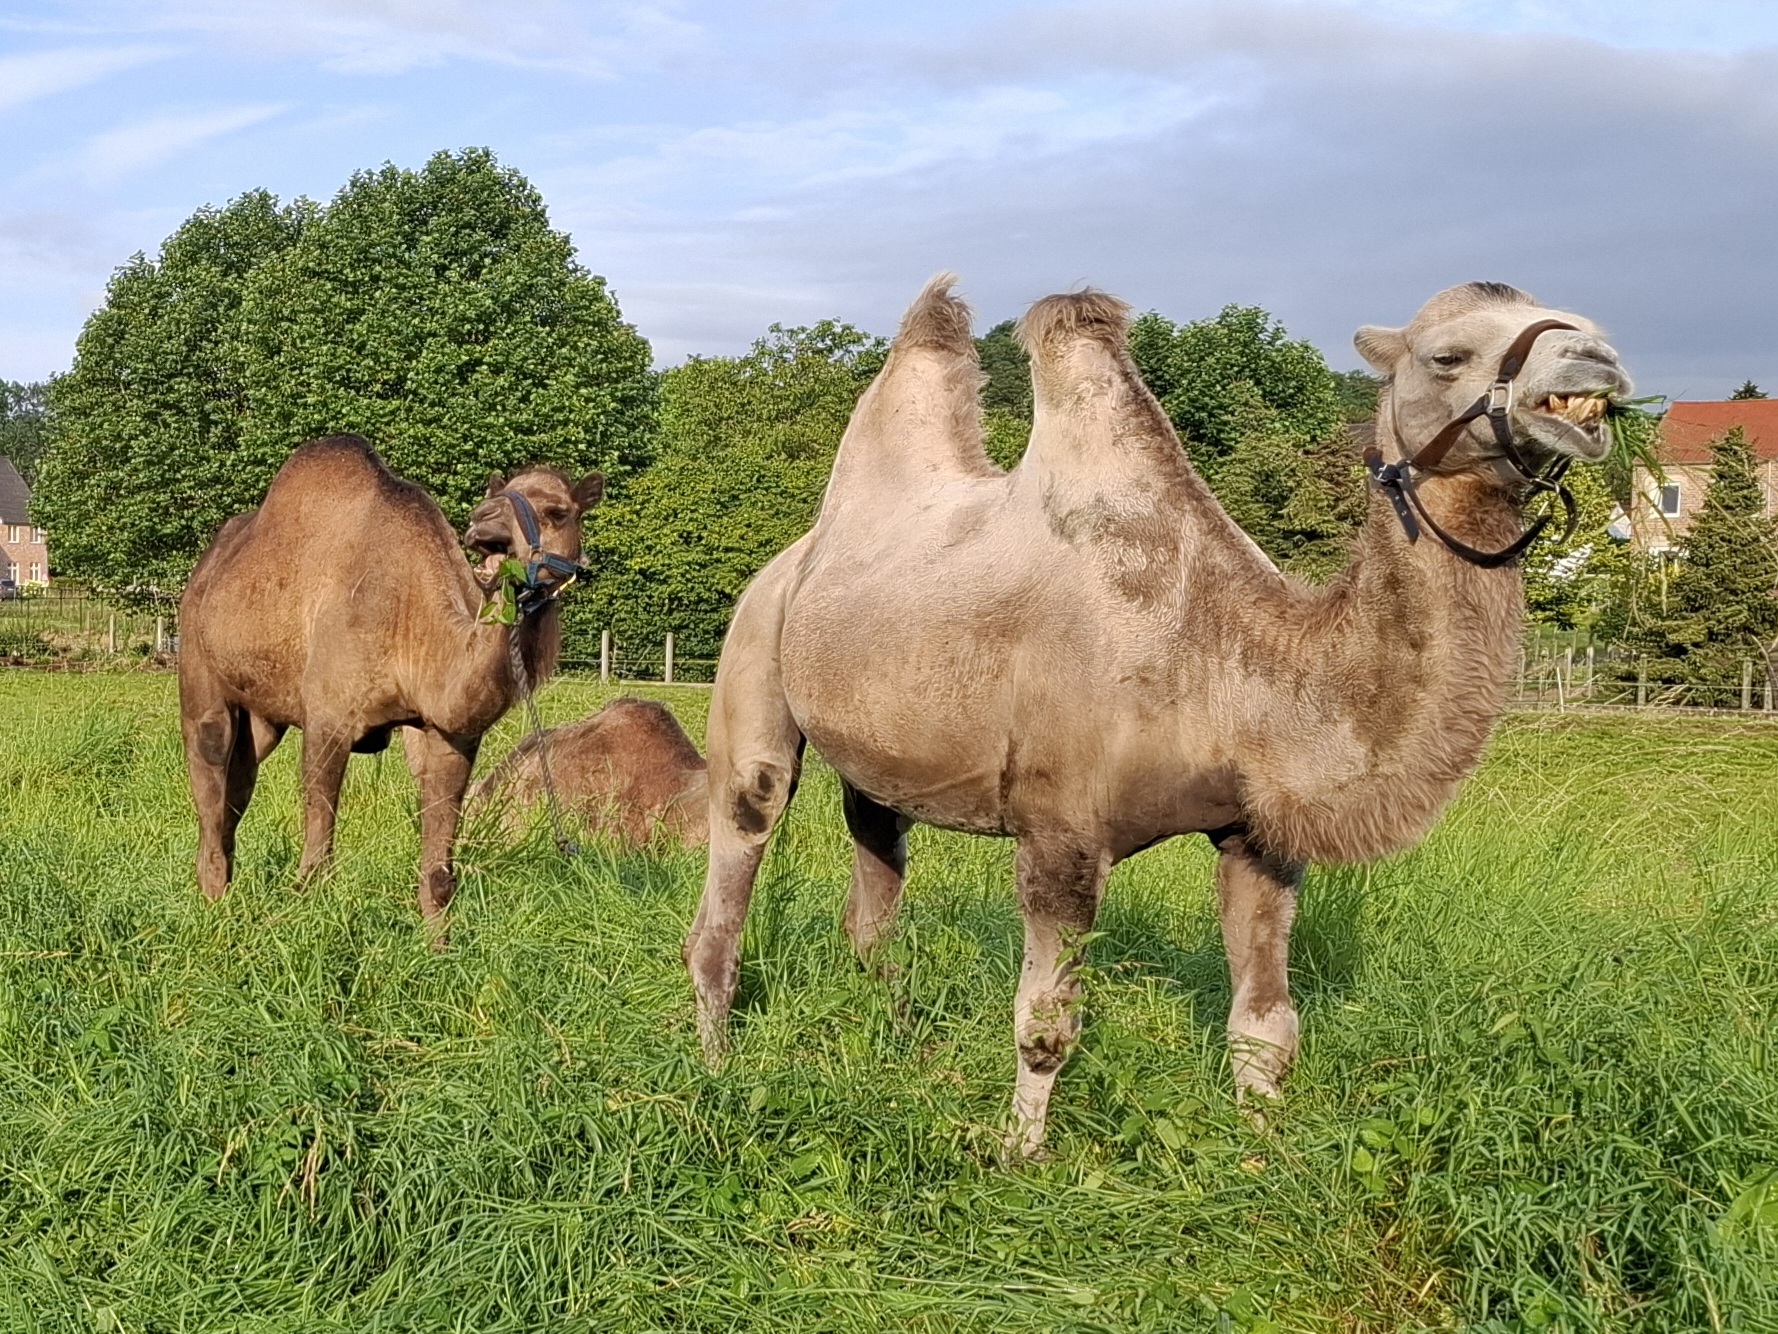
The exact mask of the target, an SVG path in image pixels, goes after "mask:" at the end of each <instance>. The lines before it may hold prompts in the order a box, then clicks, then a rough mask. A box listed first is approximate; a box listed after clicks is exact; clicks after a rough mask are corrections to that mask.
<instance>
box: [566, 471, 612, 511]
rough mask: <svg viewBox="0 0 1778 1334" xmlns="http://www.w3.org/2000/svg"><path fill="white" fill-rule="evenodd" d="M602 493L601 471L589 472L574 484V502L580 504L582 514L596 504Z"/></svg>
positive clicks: (602, 478)
mask: <svg viewBox="0 0 1778 1334" xmlns="http://www.w3.org/2000/svg"><path fill="white" fill-rule="evenodd" d="M604 495H605V474H604V473H602V472H589V473H588V474H587V475H586V476H585V477H582V478H581V479H580V480H579V481H578V482H576V483H575V484H574V503H575V504H576V505H579V506H580V512H581V513H582V514H585V513H586V512H587V511H588V510H590V509H591V508H592V507H593V506H594V505H597V504H598V503H599V501H600V499H601V498H602V497H603V496H604Z"/></svg>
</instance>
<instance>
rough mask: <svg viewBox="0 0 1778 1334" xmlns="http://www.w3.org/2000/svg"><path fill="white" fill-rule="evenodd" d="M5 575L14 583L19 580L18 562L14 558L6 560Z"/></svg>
mask: <svg viewBox="0 0 1778 1334" xmlns="http://www.w3.org/2000/svg"><path fill="white" fill-rule="evenodd" d="M6 577H7V578H8V579H10V580H12V582H13V583H15V584H16V583H17V582H18V581H19V563H18V562H17V561H16V560H9V561H7V562H6Z"/></svg>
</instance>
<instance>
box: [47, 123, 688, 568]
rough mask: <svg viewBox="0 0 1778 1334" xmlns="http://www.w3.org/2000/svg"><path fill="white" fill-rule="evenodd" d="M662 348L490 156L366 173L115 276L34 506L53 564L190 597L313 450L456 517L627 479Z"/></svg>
mask: <svg viewBox="0 0 1778 1334" xmlns="http://www.w3.org/2000/svg"><path fill="white" fill-rule="evenodd" d="M654 393H655V385H654V376H653V374H652V372H651V371H650V370H649V349H648V344H647V343H646V341H644V340H643V339H642V338H641V337H640V336H639V335H638V334H637V333H636V332H635V330H634V329H633V328H632V327H631V326H629V325H628V324H626V323H624V321H623V319H622V317H621V315H620V313H619V311H618V308H617V304H616V301H615V300H614V299H613V298H612V296H611V294H610V293H609V292H608V291H607V289H606V287H605V284H604V281H603V280H602V279H600V278H598V277H595V276H593V275H592V274H589V273H588V272H586V270H584V269H583V268H582V267H581V266H580V265H579V264H578V263H577V262H576V261H575V258H574V254H573V249H572V247H571V246H570V244H569V242H568V239H567V238H566V237H565V236H563V235H562V234H561V233H559V232H556V231H553V230H552V229H551V228H550V226H549V220H548V217H547V215H546V214H545V211H544V208H543V203H542V200H541V199H540V198H539V196H538V195H537V193H536V191H535V190H534V189H532V187H531V186H530V185H529V184H528V183H527V182H526V181H525V180H524V178H523V177H521V176H520V175H519V174H518V173H517V172H514V171H511V170H508V169H506V168H503V167H501V166H500V165H499V164H498V163H497V162H496V161H495V159H494V157H493V155H492V154H491V153H488V152H486V151H485V150H480V149H470V150H466V151H464V152H462V153H454V154H453V153H440V154H438V155H436V156H435V157H433V158H432V159H431V161H429V162H428V163H427V164H426V165H425V167H424V168H422V169H421V170H419V171H405V170H402V169H399V168H396V167H393V166H386V167H383V168H382V169H380V170H378V171H374V172H362V173H360V174H358V175H356V176H354V177H353V178H352V180H351V182H350V183H348V184H347V186H346V187H345V188H344V189H343V190H341V191H340V193H339V195H338V196H336V197H335V199H334V200H333V202H332V203H331V204H329V205H327V206H326V207H325V208H323V207H319V206H317V205H314V204H312V203H309V202H308V201H305V200H298V201H297V202H296V203H295V204H292V205H290V206H288V207H280V206H279V205H278V202H277V200H276V199H274V198H273V197H272V196H271V195H270V194H268V193H266V192H264V191H256V192H253V193H251V194H248V195H244V196H242V197H241V198H240V199H237V200H235V201H234V202H232V203H231V204H229V205H228V206H227V207H226V208H222V209H205V210H202V211H200V212H199V213H198V214H197V215H195V216H194V217H193V218H192V219H191V220H189V221H188V222H187V223H186V224H185V225H184V226H182V227H181V228H180V229H179V231H177V232H175V233H174V234H173V236H172V237H170V238H168V240H167V242H166V244H165V245H164V246H163V247H162V251H161V254H160V256H159V258H158V259H157V260H154V261H150V260H148V259H146V258H144V257H142V256H137V257H136V258H135V259H134V260H132V261H131V263H130V264H129V265H126V266H125V267H124V268H123V269H120V270H119V271H118V273H117V275H116V276H115V277H114V278H113V280H112V283H111V287H110V290H109V292H108V295H107V301H106V304H105V307H104V308H103V309H102V310H100V311H99V312H98V313H96V314H95V315H94V316H93V317H92V319H91V320H89V321H88V324H87V327H86V329H85V331H84V332H83V333H82V335H81V339H80V342H79V344H78V348H77V355H76V361H75V366H74V369H73V370H72V371H71V372H70V373H69V374H68V375H67V376H65V377H63V378H62V379H61V380H58V381H57V382H56V385H55V387H54V389H53V390H52V403H53V407H54V412H53V414H52V430H51V443H50V450H49V454H48V457H47V459H46V461H45V464H44V469H43V485H42V486H41V487H40V490H39V505H40V508H41V511H42V515H43V518H44V521H45V522H46V524H48V525H49V526H51V527H53V528H54V529H55V530H56V534H57V540H58V548H57V562H58V565H65V566H66V567H67V568H68V569H69V570H70V572H72V573H78V574H83V575H86V576H89V577H91V578H93V579H94V580H95V581H97V582H98V583H100V584H101V585H104V586H107V587H109V588H111V589H113V590H119V591H122V590H129V589H135V590H137V593H138V595H141V594H142V593H143V591H144V590H145V589H148V588H155V589H160V590H164V591H176V590H177V589H178V588H180V587H181V586H182V585H183V583H184V579H185V577H186V575H187V573H188V572H189V570H190V568H191V564H192V562H193V561H194V560H195V558H196V557H197V555H198V553H199V552H200V551H201V550H202V549H203V547H204V545H205V543H207V542H208V540H209V538H210V537H211V535H212V534H213V533H214V532H215V530H216V528H217V527H218V525H220V523H221V522H222V521H223V520H224V519H226V518H227V517H228V516H229V515H231V514H234V513H237V512H239V511H241V510H243V509H247V508H250V507H251V506H253V505H254V504H256V503H257V502H258V499H259V497H260V496H261V495H263V493H264V490H265V487H266V486H267V484H268V483H269V482H270V481H271V478H272V474H273V473H274V472H275V471H276V470H277V468H278V466H279V464H281V463H282V461H283V460H284V458H285V457H286V456H287V455H288V454H289V452H290V450H291V449H292V448H294V447H295V446H296V445H298V444H300V443H301V442H302V441H303V440H305V439H309V438H312V437H314V436H318V435H329V434H335V433H338V432H342V431H356V432H359V433H361V434H363V435H365V436H366V437H367V438H369V439H370V440H371V442H372V443H373V444H374V445H376V446H377V448H378V449H379V450H380V451H381V452H382V453H383V454H384V456H385V457H386V458H388V459H389V461H390V463H391V465H392V466H393V467H394V468H395V469H396V470H397V471H398V472H402V473H405V474H407V475H409V476H411V477H414V478H415V479H417V480H419V481H421V482H422V483H423V484H424V485H425V486H426V487H427V488H428V489H429V490H431V491H432V492H433V493H434V494H435V495H437V496H438V497H439V499H440V501H441V502H442V503H443V504H444V506H445V508H446V511H447V513H450V514H451V516H452V518H453V520H458V519H461V518H462V516H463V515H464V514H465V513H466V512H467V510H468V509H469V507H470V506H472V505H473V503H474V502H475V500H476V499H477V498H478V497H479V496H480V494H481V491H482V488H483V486H484V485H485V483H486V481H487V478H488V475H489V474H490V473H492V472H502V473H504V472H510V471H512V470H513V469H515V468H517V467H519V466H521V465H523V464H525V463H528V462H534V461H545V462H550V463H554V464H557V465H558V466H561V467H563V468H567V469H570V470H575V471H578V470H582V469H586V468H589V467H595V466H597V467H601V468H604V469H606V470H607V471H608V472H610V473H612V474H613V475H614V477H615V478H617V479H621V478H622V477H623V476H624V475H625V474H627V473H630V472H633V471H635V470H636V469H638V468H640V467H641V466H642V465H643V464H645V463H646V461H647V459H648V457H649V451H650V447H651V441H652V436H653V416H654Z"/></svg>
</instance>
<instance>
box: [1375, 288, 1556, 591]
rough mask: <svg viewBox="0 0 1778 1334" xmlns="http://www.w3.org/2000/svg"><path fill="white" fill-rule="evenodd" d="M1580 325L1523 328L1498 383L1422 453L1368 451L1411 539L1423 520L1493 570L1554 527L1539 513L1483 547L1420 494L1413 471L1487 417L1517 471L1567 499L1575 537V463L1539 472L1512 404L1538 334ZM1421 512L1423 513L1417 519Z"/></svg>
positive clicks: (1434, 460)
mask: <svg viewBox="0 0 1778 1334" xmlns="http://www.w3.org/2000/svg"><path fill="white" fill-rule="evenodd" d="M1575 327H1576V326H1574V325H1572V324H1570V323H1568V322H1567V321H1566V320H1538V321H1537V322H1536V323H1535V324H1530V325H1527V326H1526V327H1525V328H1524V329H1522V330H1520V331H1519V336H1518V337H1517V338H1515V339H1513V341H1512V345H1511V346H1510V347H1508V348H1507V349H1506V355H1505V356H1503V357H1502V358H1501V359H1500V367H1499V369H1498V370H1497V371H1495V373H1494V382H1493V383H1492V384H1491V385H1489V386H1488V392H1487V393H1485V394H1483V395H1482V396H1481V397H1480V398H1478V399H1476V401H1475V402H1473V403H1471V404H1470V405H1469V406H1468V407H1467V408H1465V409H1464V410H1463V411H1462V412H1460V413H1459V414H1458V415H1457V416H1456V417H1454V418H1452V419H1451V420H1450V421H1449V422H1447V423H1446V424H1445V427H1444V429H1443V430H1441V431H1440V432H1439V433H1438V434H1437V435H1435V436H1433V437H1432V439H1430V440H1428V441H1427V442H1426V444H1425V445H1423V446H1422V447H1421V449H1420V450H1419V452H1418V453H1416V454H1413V455H1410V456H1409V457H1407V458H1404V459H1402V460H1401V461H1400V462H1398V463H1385V462H1384V461H1383V453H1382V451H1381V450H1379V449H1378V448H1377V447H1376V446H1375V445H1371V446H1370V447H1369V448H1368V449H1366V450H1365V451H1364V466H1365V468H1366V469H1368V470H1369V472H1370V475H1371V480H1372V481H1373V482H1375V483H1376V484H1377V486H1378V488H1379V489H1380V490H1381V491H1382V492H1383V494H1385V495H1386V496H1388V497H1389V502H1390V504H1391V505H1392V506H1393V507H1394V509H1395V515H1396V518H1398V519H1399V520H1400V521H1401V526H1402V531H1403V532H1405V533H1406V534H1407V535H1408V541H1410V542H1416V541H1418V540H1419V538H1420V525H1421V524H1422V523H1424V524H1425V525H1426V527H1427V528H1429V529H1431V530H1432V533H1433V535H1434V536H1435V537H1437V538H1438V540H1439V541H1441V542H1443V543H1444V544H1445V546H1446V547H1447V548H1449V549H1450V551H1451V552H1452V554H1454V555H1457V556H1460V557H1462V558H1463V559H1464V560H1466V561H1468V562H1469V563H1470V564H1472V565H1479V566H1482V567H1483V568H1484V569H1493V568H1495V567H1496V566H1500V565H1505V564H1507V563H1509V562H1510V561H1514V560H1517V559H1518V558H1519V557H1520V556H1522V555H1523V554H1524V553H1525V550H1526V548H1528V547H1529V546H1530V545H1531V544H1532V543H1533V542H1535V541H1537V539H1538V538H1539V537H1541V536H1542V535H1543V531H1544V529H1545V528H1547V527H1549V522H1550V516H1549V514H1547V513H1546V514H1544V515H1542V516H1540V517H1539V518H1538V520H1537V522H1535V523H1534V524H1532V525H1531V526H1530V527H1529V528H1527V529H1526V530H1525V531H1524V532H1523V533H1521V534H1520V535H1519V537H1518V540H1516V541H1515V542H1513V543H1512V545H1510V546H1507V547H1503V548H1502V549H1501V550H1499V551H1480V550H1478V549H1477V548H1475V547H1472V546H1470V545H1469V544H1468V543H1466V542H1462V541H1460V540H1458V539H1457V538H1455V537H1453V536H1451V534H1449V533H1447V532H1446V531H1445V530H1444V529H1443V528H1442V527H1440V526H1439V523H1438V521H1437V520H1436V519H1434V518H1433V517H1432V515H1431V513H1430V512H1429V511H1428V510H1427V508H1426V503H1425V502H1424V501H1423V500H1421V499H1420V493H1419V491H1417V490H1416V489H1415V487H1414V473H1415V471H1416V470H1418V471H1420V472H1429V471H1431V470H1432V469H1434V468H1436V467H1438V465H1439V464H1440V463H1442V462H1444V458H1445V455H1446V454H1448V453H1450V452H1451V447H1452V446H1453V445H1455V444H1456V443H1457V441H1458V440H1460V439H1461V438H1462V437H1463V434H1464V432H1466V431H1467V430H1468V429H1469V424H1470V423H1471V422H1473V421H1474V420H1475V419H1476V418H1478V417H1486V418H1487V419H1488V425H1489V427H1490V429H1492V431H1493V432H1494V440H1495V442H1496V443H1497V444H1498V445H1499V446H1500V452H1501V455H1502V457H1504V458H1505V459H1506V461H1507V462H1508V463H1510V464H1511V465H1512V467H1513V470H1514V471H1515V472H1517V473H1518V474H1519V476H1520V477H1522V478H1523V479H1524V480H1525V482H1526V483H1528V484H1529V485H1530V487H1531V488H1532V490H1534V491H1549V492H1553V493H1554V494H1555V495H1556V497H1557V499H1559V500H1560V501H1561V502H1562V508H1563V510H1564V511H1565V512H1566V518H1567V528H1566V529H1565V531H1564V532H1563V534H1562V539H1561V540H1562V541H1564V542H1566V541H1567V540H1568V539H1569V538H1571V537H1573V536H1574V530H1575V527H1576V526H1577V525H1578V524H1579V522H1580V509H1579V507H1578V506H1577V505H1576V504H1575V500H1574V495H1573V493H1572V492H1570V491H1569V490H1568V488H1567V487H1566V486H1564V485H1562V477H1563V474H1565V473H1566V472H1567V471H1568V465H1569V464H1570V463H1571V462H1572V460H1571V459H1569V458H1568V457H1567V456H1563V457H1561V458H1558V459H1556V460H1554V461H1553V462H1552V463H1551V464H1550V465H1549V466H1548V467H1547V468H1546V469H1545V470H1544V471H1543V472H1541V473H1540V472H1538V471H1537V470H1536V469H1534V468H1532V467H1531V465H1530V464H1528V463H1527V462H1526V461H1525V456H1524V455H1523V454H1521V453H1520V452H1519V445H1518V441H1516V440H1515V439H1514V438H1513V428H1512V406H1513V381H1515V380H1516V379H1517V378H1518V376H1519V372H1520V371H1522V370H1524V369H1525V363H1526V361H1528V360H1529V359H1530V357H1531V348H1532V345H1533V344H1534V343H1536V342H1537V340H1538V338H1540V337H1541V336H1542V335H1544V334H1546V333H1549V332H1550V331H1551V330H1552V329H1574V328H1575ZM1416 516H1418V517H1417V518H1416Z"/></svg>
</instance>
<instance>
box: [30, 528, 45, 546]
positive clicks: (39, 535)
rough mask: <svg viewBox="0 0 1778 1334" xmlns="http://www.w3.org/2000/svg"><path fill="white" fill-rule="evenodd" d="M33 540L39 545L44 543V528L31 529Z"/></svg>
mask: <svg viewBox="0 0 1778 1334" xmlns="http://www.w3.org/2000/svg"><path fill="white" fill-rule="evenodd" d="M31 540H32V541H33V542H35V543H36V544H37V545H38V546H42V545H43V529H41V528H33V529H32V530H31Z"/></svg>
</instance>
